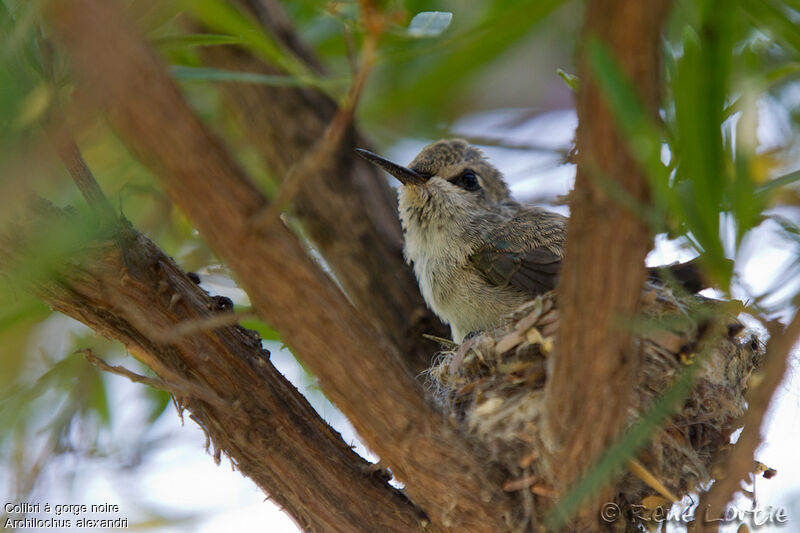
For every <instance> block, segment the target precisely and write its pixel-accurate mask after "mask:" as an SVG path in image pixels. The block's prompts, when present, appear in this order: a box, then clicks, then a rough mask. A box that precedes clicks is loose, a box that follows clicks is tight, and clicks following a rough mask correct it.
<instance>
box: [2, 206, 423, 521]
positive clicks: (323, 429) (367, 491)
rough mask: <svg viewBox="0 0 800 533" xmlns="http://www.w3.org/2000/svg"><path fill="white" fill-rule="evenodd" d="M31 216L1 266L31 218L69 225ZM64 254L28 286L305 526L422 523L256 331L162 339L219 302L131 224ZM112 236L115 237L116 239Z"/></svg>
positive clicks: (54, 212)
mask: <svg viewBox="0 0 800 533" xmlns="http://www.w3.org/2000/svg"><path fill="white" fill-rule="evenodd" d="M38 211H39V213H38V216H37V220H35V224H30V225H29V227H27V228H22V231H20V232H19V233H17V235H15V237H14V241H16V242H15V243H14V244H12V243H11V239H9V238H8V236H6V237H5V238H3V239H0V257H2V259H3V265H4V270H6V271H13V270H14V264H15V263H16V264H20V262H21V261H24V260H25V256H24V250H25V239H24V238H21V237H20V235H24V234H26V233H30V226H38V227H39V228H41V227H47V226H48V225H62V224H66V225H68V224H71V223H74V220H70V219H71V218H74V217H71V216H69V215H66V214H65V213H63V212H61V211H60V210H58V209H56V208H54V207H50V206H49V205H47V206H42V205H40V206H39V208H38ZM105 233H106V235H105V236H104V237H98V239H97V240H96V241H94V242H91V243H90V244H89V245H87V246H85V247H84V249H83V250H81V253H80V254H76V255H75V256H74V257H69V258H66V265H64V267H63V268H61V269H60V275H59V277H58V278H57V279H49V280H41V279H40V280H37V282H35V284H34V285H33V286H31V287H30V289H31V290H32V291H33V292H34V293H35V294H36V295H37V296H38V297H39V298H41V299H42V301H44V302H45V303H47V304H48V305H49V306H51V307H52V308H53V309H55V310H57V311H59V312H61V313H64V314H65V315H67V316H70V317H72V318H74V319H76V320H79V321H81V322H83V323H84V324H86V325H87V326H89V327H90V328H92V329H94V330H95V331H97V332H98V333H99V334H101V335H103V336H105V337H107V338H109V339H116V340H119V341H120V342H122V343H123V344H124V345H125V347H126V348H127V349H128V350H129V351H130V353H131V354H133V355H134V356H135V357H136V358H137V359H139V360H140V361H141V362H143V363H144V364H146V365H147V366H148V367H150V368H151V369H152V370H153V371H154V372H155V373H156V374H157V375H158V377H159V380H160V383H162V384H163V388H164V389H165V390H167V391H168V392H170V393H171V394H172V395H173V397H174V398H175V401H176V403H177V404H178V406H179V409H181V410H182V409H187V410H188V411H189V412H190V413H191V416H192V418H193V419H194V420H195V421H196V422H197V423H198V424H199V425H200V426H201V427H202V428H203V429H204V431H205V432H206V434H207V435H208V436H209V438H210V440H211V442H212V443H213V445H214V448H215V450H216V457H217V461H219V455H220V453H221V452H222V453H225V454H226V455H227V456H229V457H230V458H231V460H232V461H233V462H234V463H235V465H236V468H237V469H238V470H239V471H241V472H242V473H243V474H244V475H246V476H248V477H250V478H251V479H252V480H253V481H255V483H256V484H257V485H258V486H259V487H261V488H262V490H264V491H265V492H267V493H268V494H270V496H271V498H272V499H273V500H274V501H275V502H276V503H277V504H278V505H280V506H281V507H282V508H283V509H285V510H286V511H287V512H288V513H289V514H290V515H291V516H292V518H294V520H295V521H296V522H297V524H298V525H299V526H300V527H301V528H302V529H303V530H305V531H341V532H343V533H347V532H351V531H363V532H374V531H395V532H398V533H401V532H406V531H423V530H425V527H423V524H424V523H425V522H426V520H425V519H424V517H423V515H422V514H421V512H420V511H418V510H417V509H415V508H414V506H413V505H412V504H411V503H410V502H409V501H408V500H407V499H406V498H405V497H404V496H403V495H402V494H401V493H400V492H399V491H397V490H396V489H394V488H392V487H391V486H390V485H388V484H387V483H386V479H385V477H384V476H382V475H381V474H380V471H378V470H376V469H374V467H373V465H371V464H370V463H367V462H366V461H364V460H363V459H362V458H361V457H359V456H358V455H357V454H356V453H355V452H353V451H352V449H351V448H350V446H348V445H347V444H346V443H345V442H344V441H343V440H342V438H341V436H340V435H339V434H338V433H337V432H335V431H334V430H333V429H331V428H330V426H328V424H327V423H326V422H325V421H324V420H322V418H320V416H319V415H318V414H317V412H316V411H315V410H314V408H313V407H311V405H309V403H308V402H307V401H306V399H305V398H303V396H302V395H301V394H300V393H299V392H298V391H297V390H296V389H295V388H294V386H293V385H292V384H291V383H289V381H288V380H286V379H285V378H284V377H283V376H282V375H281V374H280V373H279V372H278V371H277V370H276V369H275V368H274V367H273V366H272V365H271V364H270V363H269V353H268V352H266V351H265V350H264V349H263V348H262V347H261V342H260V339H259V338H258V335H257V334H256V333H255V332H252V331H248V330H245V329H243V328H241V327H239V326H227V327H219V328H215V329H214V330H213V331H211V330H206V331H199V332H195V333H192V334H191V335H186V336H184V337H182V338H180V339H177V340H175V341H172V342H169V343H166V342H163V341H162V340H160V339H161V338H162V337H163V336H164V334H166V333H169V332H171V331H174V330H175V328H176V326H178V325H180V324H182V323H186V322H187V321H195V320H201V319H204V318H207V317H210V316H215V315H218V314H219V313H223V312H225V311H223V310H221V309H220V308H219V306H218V300H217V299H215V298H214V297H211V296H209V295H208V294H207V293H206V292H205V291H203V290H202V289H201V288H200V287H198V286H197V285H196V284H195V283H193V282H192V280H191V279H189V277H188V276H186V274H185V273H184V272H182V271H181V270H180V268H179V267H178V266H177V265H176V264H175V262H174V261H173V260H172V259H170V258H169V257H167V256H166V255H164V253H163V252H161V250H159V249H158V248H157V247H156V245H155V244H153V243H152V242H151V241H150V240H149V239H147V238H145V237H144V236H142V235H141V234H139V233H137V232H136V231H134V230H132V229H129V228H125V229H123V230H121V232H120V233H117V235H116V236H114V237H113V238H112V237H111V236H110V235H108V234H109V233H110V232H109V231H105ZM120 243H124V246H123V248H120Z"/></svg>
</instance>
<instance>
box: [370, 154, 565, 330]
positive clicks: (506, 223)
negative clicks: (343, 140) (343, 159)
mask: <svg viewBox="0 0 800 533" xmlns="http://www.w3.org/2000/svg"><path fill="white" fill-rule="evenodd" d="M357 152H358V154H359V155H361V157H363V158H365V159H366V160H367V161H370V162H371V163H374V164H375V165H377V166H379V167H381V168H382V169H384V170H385V171H387V172H388V173H389V174H391V175H392V176H394V177H395V178H396V179H397V180H398V181H400V183H401V186H400V187H399V188H398V212H399V216H400V222H401V225H402V228H403V236H404V254H405V259H406V261H407V262H408V263H409V264H410V265H411V266H412V268H413V270H414V274H415V275H416V277H417V281H418V283H419V287H420V291H421V292H422V296H423V297H424V299H425V302H426V303H427V305H428V307H430V308H431V310H432V311H433V312H434V313H436V315H438V316H439V318H441V319H442V320H443V321H444V322H446V323H447V324H449V325H450V329H451V334H452V337H453V341H455V342H457V343H460V342H462V340H463V339H464V337H466V336H467V335H468V334H471V333H473V332H479V331H485V330H487V329H490V328H492V327H494V326H497V325H499V324H500V323H501V322H502V321H503V319H504V318H505V317H506V316H507V315H509V314H510V313H511V312H512V311H514V310H515V309H517V308H518V307H520V306H521V305H522V304H524V303H525V302H527V301H529V300H531V299H533V298H534V297H535V296H538V295H540V294H543V293H545V292H547V291H550V290H552V289H554V288H555V287H556V284H557V282H558V274H559V271H560V270H561V260H562V259H563V257H564V242H565V238H566V228H567V219H566V217H564V216H562V215H560V214H558V213H553V212H551V211H547V210H546V209H542V208H540V207H535V206H530V205H525V204H521V203H519V202H517V201H515V200H514V199H512V198H511V193H510V191H509V189H508V186H507V185H506V182H505V180H504V179H503V175H502V174H501V173H500V171H499V170H497V168H495V167H494V166H493V165H492V164H491V163H489V161H488V160H487V159H486V157H485V156H484V155H483V153H482V152H481V151H480V150H479V149H478V148H476V147H474V146H472V145H470V144H469V143H468V142H466V141H464V140H462V139H452V140H440V141H436V142H434V143H433V144H430V145H428V146H426V147H425V148H424V149H423V150H422V151H421V152H420V153H419V154H418V155H417V156H416V157H415V158H414V160H413V161H412V162H411V163H410V164H409V165H408V166H407V167H404V166H401V165H398V164H397V163H393V162H392V161H389V160H388V159H384V158H383V157H381V156H379V155H377V154H374V153H372V152H368V151H366V150H362V149H357Z"/></svg>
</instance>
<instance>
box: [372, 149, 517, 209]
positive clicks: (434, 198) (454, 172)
mask: <svg viewBox="0 0 800 533" xmlns="http://www.w3.org/2000/svg"><path fill="white" fill-rule="evenodd" d="M357 152H358V154H359V155H361V157H363V158H364V159H366V160H367V161H369V162H371V163H373V164H375V165H377V166H379V167H381V168H382V169H384V170H385V171H386V172H388V173H389V174H391V175H392V176H394V177H395V178H396V179H397V180H398V181H400V183H401V184H402V187H401V189H400V193H399V197H400V209H401V211H402V210H407V209H411V210H415V211H419V212H420V215H421V217H422V218H431V217H433V216H437V215H438V216H454V215H455V216H457V215H458V213H457V212H458V211H469V212H475V211H476V210H481V209H487V208H490V207H491V206H492V205H494V204H496V203H499V202H502V201H503V200H507V199H508V198H509V196H510V193H509V190H508V186H507V185H506V183H505V182H504V181H503V176H502V174H501V173H500V171H499V170H497V169H496V168H495V167H493V166H492V165H491V163H489V162H488V161H487V160H486V158H485V156H484V155H483V153H482V152H481V151H480V150H479V149H478V148H476V147H474V146H472V145H470V144H469V143H468V142H466V141H464V140H462V139H451V140H441V141H436V142H434V143H432V144H429V145H428V146H426V147H425V148H423V149H422V151H421V152H420V153H419V154H418V155H417V156H416V157H415V158H414V160H413V161H411V163H410V164H409V165H408V166H407V167H404V166H402V165H398V164H397V163H393V162H392V161H389V160H388V159H384V158H383V157H381V156H379V155H376V154H373V153H372V152H368V151H366V150H361V149H358V150H357Z"/></svg>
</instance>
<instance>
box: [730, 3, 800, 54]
mask: <svg viewBox="0 0 800 533" xmlns="http://www.w3.org/2000/svg"><path fill="white" fill-rule="evenodd" d="M739 4H740V5H741V6H742V9H744V11H745V12H746V13H747V14H748V15H750V17H752V18H753V20H754V21H755V23H756V25H757V26H758V29H760V30H761V31H763V32H765V33H768V34H770V35H772V36H773V37H775V38H777V39H778V40H780V41H781V42H783V43H784V44H786V45H788V46H790V47H791V48H793V49H794V51H795V52H800V27H798V25H797V23H796V22H793V21H792V20H791V19H790V18H789V17H788V16H787V14H786V13H784V12H783V11H782V10H781V8H780V7H779V6H780V3H778V4H776V3H775V2H772V1H768V0H740V2H739Z"/></svg>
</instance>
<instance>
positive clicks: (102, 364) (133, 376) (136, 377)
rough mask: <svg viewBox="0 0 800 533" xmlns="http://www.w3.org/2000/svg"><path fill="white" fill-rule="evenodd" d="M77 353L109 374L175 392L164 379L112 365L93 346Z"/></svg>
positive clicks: (171, 392)
mask: <svg viewBox="0 0 800 533" xmlns="http://www.w3.org/2000/svg"><path fill="white" fill-rule="evenodd" d="M75 353H80V354H83V356H84V357H85V358H86V360H87V361H89V362H90V363H92V364H93V365H94V366H96V367H97V368H99V369H100V370H102V371H104V372H108V373H109V374H116V375H118V376H123V377H126V378H128V379H129V380H131V381H133V382H134V383H143V384H145V385H150V386H151V387H153V388H154V389H159V390H163V391H166V392H169V393H170V394H173V392H174V389H175V387H173V386H172V385H170V384H169V383H167V382H166V381H162V380H160V379H158V378H150V377H147V376H142V375H141V374H137V373H136V372H134V371H132V370H128V369H127V368H125V367H124V366H112V365H110V364H108V363H107V362H106V361H105V360H103V359H101V358H99V357H97V356H96V355H95V354H94V352H92V350H91V348H82V349H80V350H78V351H77V352H75Z"/></svg>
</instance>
